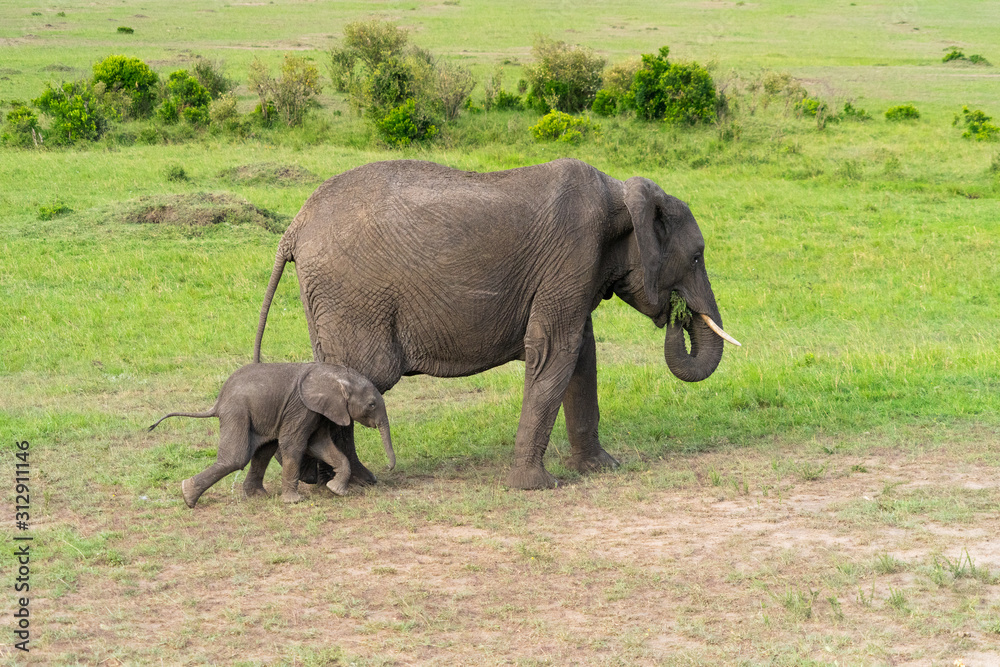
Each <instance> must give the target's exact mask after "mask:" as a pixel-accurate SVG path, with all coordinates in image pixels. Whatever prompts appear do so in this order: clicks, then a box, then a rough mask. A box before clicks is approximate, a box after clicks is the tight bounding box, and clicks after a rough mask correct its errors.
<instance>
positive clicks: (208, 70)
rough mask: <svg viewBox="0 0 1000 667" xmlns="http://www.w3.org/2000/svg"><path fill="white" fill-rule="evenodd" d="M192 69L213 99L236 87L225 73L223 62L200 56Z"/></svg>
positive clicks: (195, 76)
mask: <svg viewBox="0 0 1000 667" xmlns="http://www.w3.org/2000/svg"><path fill="white" fill-rule="evenodd" d="M192 69H193V70H194V78H196V79H197V80H198V83H200V84H201V85H202V86H203V87H204V88H205V90H207V91H208V94H209V95H211V96H212V99H213V100H214V99H218V98H219V97H222V96H223V95H225V94H226V93H228V92H229V91H231V90H232V89H233V88H234V87H235V84H234V82H233V81H232V80H230V79H228V78H227V77H226V75H225V74H224V73H223V64H222V63H221V62H213V61H211V60H208V59H207V58H199V59H198V61H197V62H195V64H194V67H193V68H192Z"/></svg>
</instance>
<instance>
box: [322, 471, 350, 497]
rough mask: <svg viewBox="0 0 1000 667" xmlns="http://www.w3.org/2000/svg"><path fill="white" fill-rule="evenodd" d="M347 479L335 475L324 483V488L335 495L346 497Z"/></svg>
mask: <svg viewBox="0 0 1000 667" xmlns="http://www.w3.org/2000/svg"><path fill="white" fill-rule="evenodd" d="M347 484H348V481H347V478H346V477H345V478H343V479H341V476H340V475H337V476H336V477H334V478H333V479H331V480H330V481H329V482H327V483H326V488H328V489H330V491H331V492H333V493H334V494H335V495H338V496H346V495H347Z"/></svg>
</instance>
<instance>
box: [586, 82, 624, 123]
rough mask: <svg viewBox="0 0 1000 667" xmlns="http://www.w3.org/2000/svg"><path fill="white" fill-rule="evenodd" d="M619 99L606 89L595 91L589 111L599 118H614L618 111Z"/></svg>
mask: <svg viewBox="0 0 1000 667" xmlns="http://www.w3.org/2000/svg"><path fill="white" fill-rule="evenodd" d="M618 106H619V97H618V96H617V95H615V93H614V92H612V91H610V90H608V89H607V88H602V89H601V90H598V91H597V95H596V96H595V97H594V104H593V106H591V109H592V110H593V111H594V113H596V114H597V115H599V116H614V115H615V114H617V113H618V111H619V108H618Z"/></svg>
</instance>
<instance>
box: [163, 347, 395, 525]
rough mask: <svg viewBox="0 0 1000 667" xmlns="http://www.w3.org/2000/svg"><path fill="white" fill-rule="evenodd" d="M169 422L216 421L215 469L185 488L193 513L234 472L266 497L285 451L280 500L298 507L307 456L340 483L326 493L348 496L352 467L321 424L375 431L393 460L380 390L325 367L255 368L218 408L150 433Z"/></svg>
mask: <svg viewBox="0 0 1000 667" xmlns="http://www.w3.org/2000/svg"><path fill="white" fill-rule="evenodd" d="M167 417H199V418H202V417H218V418H219V452H218V456H217V458H216V461H215V463H213V464H212V465H210V466H209V467H208V468H206V469H205V470H204V471H202V472H200V473H198V474H197V475H195V476H194V477H191V478H190V479H186V480H184V481H183V482H181V493H182V494H183V496H184V502H185V503H187V506H188V507H194V506H195V503H197V502H198V498H199V497H201V494H202V493H204V492H205V490H206V489H208V487H210V486H212V485H213V484H215V483H216V482H218V481H219V480H220V479H222V478H223V477H225V476H226V475H228V474H229V473H231V472H235V471H237V470H240V469H242V468H244V467H246V464H247V463H250V472H249V473H248V474H247V478H246V480H245V481H244V482H243V491H244V492H245V493H246V495H248V496H254V495H264V494H266V491H265V489H264V484H263V481H264V472H265V471H266V470H267V464H268V463H269V462H270V460H271V457H272V456H274V454H275V452H276V451H280V456H281V459H280V460H281V463H282V472H281V499H282V500H283V501H285V502H298V501H299V500H301V499H302V496H300V495H299V493H298V483H299V467H300V465H301V463H302V458H303V456H304V455H305V454H306V453H307V452H308V453H309V454H310V455H311V456H313V457H315V458H317V459H319V460H321V461H324V462H326V463H327V464H329V465H330V466H332V467H333V469H334V472H335V473H336V476H335V477H334V478H333V479H332V480H330V481H329V482H327V487H328V488H329V489H330V490H331V491H333V492H334V493H335V494H337V495H344V494H345V493H347V483H348V481H349V480H350V478H351V466H350V463H349V461H348V459H347V457H346V456H345V455H344V453H343V452H341V451H340V449H338V448H337V446H336V445H335V444H334V443H333V440H332V439H331V437H330V433H329V428H328V426H327V424H326V423H325V421H324V418H326V419H329V420H330V421H332V422H334V423H335V424H338V425H340V426H350V425H351V424H352V423H353V422H354V421H358V422H361V423H362V424H364V425H365V426H368V427H371V428H377V429H378V430H379V432H380V433H381V434H382V445H383V446H384V447H385V454H386V456H387V457H388V458H389V469H390V470H392V468H393V467H394V466H395V465H396V454H395V452H393V449H392V438H391V437H390V435H389V418H388V416H387V415H386V412H385V401H384V400H383V399H382V394H380V393H379V391H378V390H377V389H376V388H375V386H374V385H373V384H372V383H371V382H370V381H369V380H368V378H366V377H364V376H363V375H361V374H360V373H357V372H356V371H353V370H351V369H349V368H346V367H344V366H335V365H333V364H325V363H305V364H302V363H284V364H281V363H279V364H250V365H248V366H244V367H243V368H240V369H239V370H237V371H236V372H235V373H233V374H232V375H231V376H229V379H228V380H226V382H225V384H223V385H222V391H220V392H219V398H218V400H216V402H215V406H214V407H213V408H212V409H211V410H209V411H208V412H199V413H191V412H171V413H170V414H168V415H165V416H164V417H161V418H160V420H159V421H157V422H156V424H153V425H152V426H150V427H149V430H150V431H152V430H153V429H154V428H156V426H157V424H159V423H160V422H161V421H163V420H164V419H166V418H167Z"/></svg>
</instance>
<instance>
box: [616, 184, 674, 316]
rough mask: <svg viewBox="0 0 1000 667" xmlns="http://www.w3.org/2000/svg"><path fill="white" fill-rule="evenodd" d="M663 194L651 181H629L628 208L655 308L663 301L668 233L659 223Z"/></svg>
mask: <svg viewBox="0 0 1000 667" xmlns="http://www.w3.org/2000/svg"><path fill="white" fill-rule="evenodd" d="M662 193H663V191H662V190H661V189H660V186H658V185H657V184H656V183H654V182H653V181H651V180H649V179H648V178H640V177H638V176H636V177H633V178H630V179H628V180H627V181H625V207H626V208H628V212H629V215H630V216H632V228H633V229H634V230H635V240H636V242H638V244H639V260H640V261H641V262H642V281H643V287H644V288H645V290H646V299H647V300H648V301H649V304H650V305H651V306H656V305H658V302H659V300H660V296H659V292H658V290H657V288H658V287H659V286H658V284H657V283H658V282H659V277H660V268H661V265H662V264H663V260H662V257H663V237H664V235H665V230H663V229H660V228H659V226H658V225H657V222H656V209H657V206H658V204H659V200H660V199H661V198H662V197H661V195H662Z"/></svg>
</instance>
